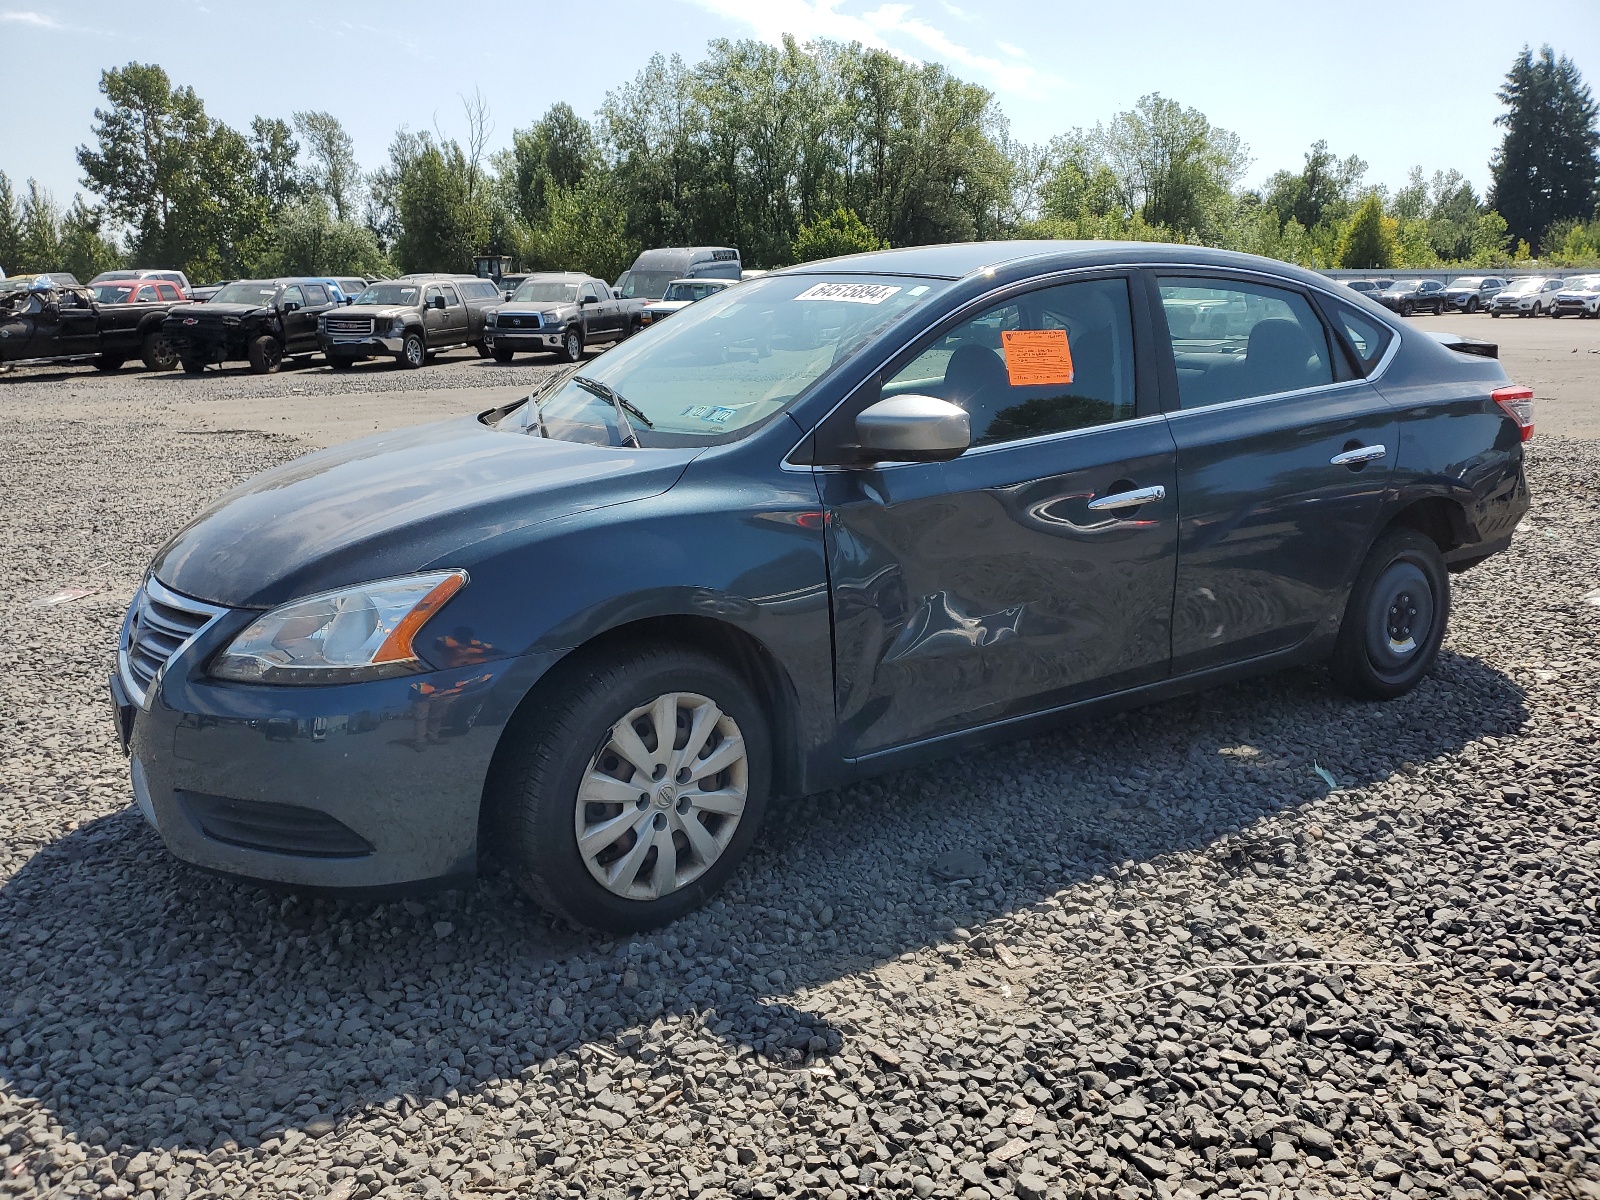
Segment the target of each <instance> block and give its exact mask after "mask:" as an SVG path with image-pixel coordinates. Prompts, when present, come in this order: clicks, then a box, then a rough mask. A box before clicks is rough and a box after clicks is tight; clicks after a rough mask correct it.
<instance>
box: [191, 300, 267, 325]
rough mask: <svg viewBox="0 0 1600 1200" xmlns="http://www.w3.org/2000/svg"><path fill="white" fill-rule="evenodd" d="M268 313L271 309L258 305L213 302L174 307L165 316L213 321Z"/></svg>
mask: <svg viewBox="0 0 1600 1200" xmlns="http://www.w3.org/2000/svg"><path fill="white" fill-rule="evenodd" d="M270 311H271V309H268V308H264V307H262V306H261V305H259V304H218V303H217V302H216V301H214V300H213V301H211V302H209V303H207V304H178V305H174V306H173V307H172V308H169V309H168V310H167V316H168V317H169V318H171V319H176V320H182V319H183V318H184V317H194V318H196V319H197V320H206V319H207V318H210V319H212V320H215V319H217V318H219V317H256V316H262V315H264V314H266V313H268V312H270Z"/></svg>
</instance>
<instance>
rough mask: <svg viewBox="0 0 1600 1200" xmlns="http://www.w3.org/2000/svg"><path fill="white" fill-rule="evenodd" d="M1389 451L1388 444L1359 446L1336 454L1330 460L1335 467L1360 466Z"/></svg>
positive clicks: (1375, 459)
mask: <svg viewBox="0 0 1600 1200" xmlns="http://www.w3.org/2000/svg"><path fill="white" fill-rule="evenodd" d="M1388 453H1389V450H1388V447H1386V446H1357V447H1356V448H1355V449H1354V450H1346V451H1345V452H1344V453H1343V454H1335V455H1334V456H1333V457H1332V458H1330V459H1329V460H1328V462H1329V463H1330V464H1331V465H1332V466H1335V467H1359V466H1360V465H1361V464H1362V463H1369V462H1375V461H1377V460H1378V459H1380V458H1382V457H1384V455H1386V454H1388Z"/></svg>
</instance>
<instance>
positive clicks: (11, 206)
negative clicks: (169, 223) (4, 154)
mask: <svg viewBox="0 0 1600 1200" xmlns="http://www.w3.org/2000/svg"><path fill="white" fill-rule="evenodd" d="M21 261H22V211H21V210H20V209H19V208H18V207H17V193H16V190H15V189H14V188H13V187H12V186H11V179H10V177H9V176H8V175H6V173H5V172H4V171H0V270H4V271H6V272H7V273H9V274H12V275H20V274H23V270H22V268H21V267H20V266H19V265H18V264H19V263H20V262H21Z"/></svg>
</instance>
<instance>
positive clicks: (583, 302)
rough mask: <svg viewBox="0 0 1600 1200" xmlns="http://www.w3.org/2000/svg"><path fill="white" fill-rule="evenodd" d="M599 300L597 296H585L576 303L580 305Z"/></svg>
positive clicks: (595, 302)
mask: <svg viewBox="0 0 1600 1200" xmlns="http://www.w3.org/2000/svg"><path fill="white" fill-rule="evenodd" d="M599 301H600V297H599V296H585V297H584V298H583V299H582V300H579V301H578V303H579V304H580V305H582V304H597V303H599Z"/></svg>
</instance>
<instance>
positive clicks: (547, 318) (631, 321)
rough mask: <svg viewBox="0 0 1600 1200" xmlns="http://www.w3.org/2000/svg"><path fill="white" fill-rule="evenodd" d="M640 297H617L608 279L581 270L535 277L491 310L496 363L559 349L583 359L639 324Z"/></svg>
mask: <svg viewBox="0 0 1600 1200" xmlns="http://www.w3.org/2000/svg"><path fill="white" fill-rule="evenodd" d="M641 307H642V305H641V304H640V302H639V301H637V300H621V299H618V298H617V297H616V296H614V295H613V294H612V292H611V287H610V285H609V284H607V283H606V281H605V280H603V279H596V278H594V277H593V276H591V275H582V274H579V273H578V272H575V271H568V272H555V271H546V272H541V273H539V274H536V275H529V276H528V277H527V278H526V279H524V280H523V281H522V283H521V284H519V285H518V287H517V290H516V291H515V292H514V293H513V294H512V296H511V299H510V300H508V301H506V302H505V303H503V304H501V305H498V306H497V307H495V308H493V309H491V310H490V312H489V318H488V324H487V326H486V328H485V329H484V332H483V341H484V345H485V346H487V347H488V349H489V353H491V354H492V355H494V360H495V361H496V362H502V363H508V362H510V361H511V360H512V359H513V358H514V357H515V356H516V355H517V353H518V352H519V351H520V352H523V353H526V352H528V351H530V350H531V351H540V350H553V351H555V352H556V354H558V355H559V356H560V357H561V358H562V360H563V361H565V362H569V363H571V362H577V361H578V360H579V359H580V358H582V357H583V352H584V350H585V349H586V348H587V347H589V346H593V345H595V344H597V343H600V342H620V341H622V340H623V339H624V338H627V337H631V336H632V335H633V334H634V333H635V332H637V331H638V328H639V310H640V308H641Z"/></svg>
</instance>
